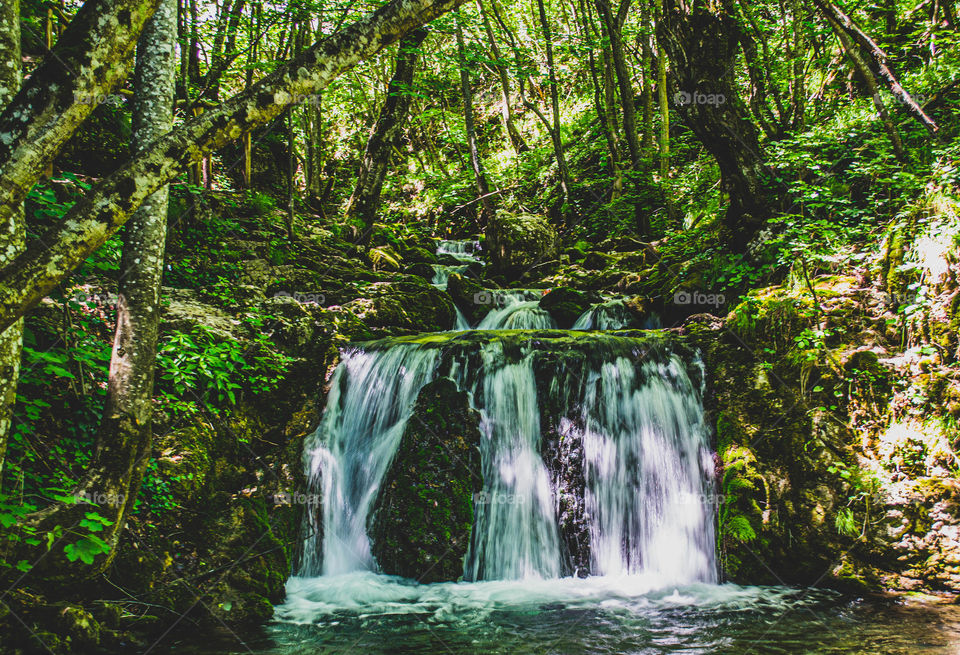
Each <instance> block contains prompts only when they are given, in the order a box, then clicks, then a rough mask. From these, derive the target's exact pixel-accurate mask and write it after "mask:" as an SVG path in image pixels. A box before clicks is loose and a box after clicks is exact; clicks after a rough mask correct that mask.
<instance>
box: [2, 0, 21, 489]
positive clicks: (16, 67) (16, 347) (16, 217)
mask: <svg viewBox="0 0 960 655" xmlns="http://www.w3.org/2000/svg"><path fill="white" fill-rule="evenodd" d="M0 56H2V59H0V105H5V104H7V103H8V102H10V100H11V99H12V98H13V97H14V96H15V95H16V93H17V90H18V89H19V88H20V78H21V75H20V69H21V61H20V1H19V0H3V3H2V4H0ZM11 210H12V211H11V212H10V213H9V216H8V217H6V218H5V219H4V220H3V222H4V227H3V229H0V266H6V265H7V264H9V263H10V262H11V261H12V260H13V258H14V256H16V255H19V254H20V253H21V252H23V246H24V242H25V236H26V234H25V226H24V217H23V205H22V204H20V203H17V206H16V207H11ZM22 344H23V319H20V320H19V321H17V322H16V323H14V324H13V325H11V326H10V327H8V328H7V329H6V330H4V331H3V333H2V334H0V472H2V471H3V458H4V455H6V452H7V440H8V439H9V435H10V428H11V425H12V422H13V405H14V403H15V402H16V400H17V380H18V379H19V377H20V350H21V346H22Z"/></svg>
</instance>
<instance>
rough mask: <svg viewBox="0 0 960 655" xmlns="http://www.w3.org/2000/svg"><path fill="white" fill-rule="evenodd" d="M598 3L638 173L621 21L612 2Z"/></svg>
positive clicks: (625, 130) (634, 119) (634, 121)
mask: <svg viewBox="0 0 960 655" xmlns="http://www.w3.org/2000/svg"><path fill="white" fill-rule="evenodd" d="M596 3H597V11H598V12H599V14H600V18H601V20H602V22H603V28H604V32H605V33H606V36H607V40H608V41H609V43H610V55H611V57H612V58H613V69H614V72H615V73H616V77H617V88H618V90H619V91H620V106H621V108H622V111H623V136H624V138H625V139H626V141H627V150H628V151H629V153H630V165H631V167H632V168H633V170H635V171H638V170H640V143H639V141H638V140H637V109H636V105H635V104H634V97H633V84H632V82H631V80H630V70H629V69H628V68H627V59H626V56H625V55H624V52H623V35H622V33H621V31H620V21H619V19H618V16H617V15H616V14H614V13H613V8H612V7H611V6H610V0H596Z"/></svg>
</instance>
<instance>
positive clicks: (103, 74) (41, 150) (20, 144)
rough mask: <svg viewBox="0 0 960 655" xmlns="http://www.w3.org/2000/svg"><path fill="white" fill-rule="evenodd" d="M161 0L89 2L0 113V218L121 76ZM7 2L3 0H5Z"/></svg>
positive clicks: (6, 217)
mask: <svg viewBox="0 0 960 655" xmlns="http://www.w3.org/2000/svg"><path fill="white" fill-rule="evenodd" d="M159 1H160V0H90V1H89V2H86V3H84V4H83V6H81V7H80V10H79V11H78V12H77V15H76V16H75V17H74V19H73V20H72V21H71V22H70V26H69V27H68V28H67V29H66V31H65V32H64V33H63V35H62V36H61V37H60V39H59V40H58V41H57V46H56V48H54V49H53V51H52V52H51V53H50V54H49V55H48V56H47V57H45V58H44V59H43V62H42V63H41V64H40V66H39V67H38V68H37V69H36V70H35V71H33V73H31V75H30V77H29V79H28V80H27V81H26V83H25V84H24V86H23V88H22V89H20V91H19V92H18V93H17V95H16V97H15V98H14V99H13V100H12V101H11V102H9V103H7V105H6V107H5V108H4V110H3V113H2V114H0V224H4V223H6V222H7V221H9V220H10V217H11V215H12V214H13V213H14V212H15V211H18V210H17V208H18V207H20V203H21V202H22V201H23V199H24V198H25V197H26V195H27V192H28V191H29V190H30V189H31V188H32V187H33V185H34V184H36V182H37V180H39V179H40V176H41V175H42V174H43V171H44V170H46V168H47V166H48V165H49V164H50V163H51V162H52V161H53V159H54V157H55V156H56V155H57V153H58V152H59V151H60V148H61V147H62V146H63V144H64V143H66V141H67V139H69V138H70V135H71V134H73V132H74V130H76V129H77V127H78V126H79V125H80V123H82V122H83V120H84V119H85V118H86V117H87V116H88V115H89V114H90V112H92V111H93V110H94V108H95V107H96V106H97V104H98V102H99V101H100V99H101V98H103V97H104V96H105V94H107V93H110V92H111V91H112V90H113V89H114V87H115V86H116V85H117V84H118V83H120V81H122V80H123V79H125V78H126V77H127V75H128V73H129V63H128V61H129V60H131V59H132V57H130V55H131V54H132V52H133V48H134V46H135V45H136V43H137V36H138V35H139V34H140V31H141V30H142V29H143V25H144V23H146V21H147V19H148V18H149V17H150V16H151V15H152V14H153V12H154V11H155V10H156V8H157V3H158V2H159ZM3 4H4V5H8V6H9V0H3Z"/></svg>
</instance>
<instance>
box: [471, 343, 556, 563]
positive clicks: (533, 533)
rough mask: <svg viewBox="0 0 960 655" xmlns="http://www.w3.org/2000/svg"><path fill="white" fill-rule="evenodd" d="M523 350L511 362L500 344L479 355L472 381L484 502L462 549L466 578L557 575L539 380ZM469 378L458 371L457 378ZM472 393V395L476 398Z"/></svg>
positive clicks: (494, 344)
mask: <svg viewBox="0 0 960 655" xmlns="http://www.w3.org/2000/svg"><path fill="white" fill-rule="evenodd" d="M530 358H531V356H530V355H526V356H524V357H523V358H521V359H520V360H519V361H509V360H508V358H507V357H505V355H504V350H503V344H501V343H499V342H497V341H493V342H490V343H487V344H485V345H484V346H483V347H482V349H481V352H480V364H481V370H480V375H479V379H478V380H477V382H476V385H477V387H478V389H477V391H478V392H479V391H482V396H480V397H482V399H483V400H482V402H481V405H482V406H481V408H480V413H481V416H482V420H481V424H480V427H481V431H482V433H483V436H484V439H483V441H482V442H481V455H482V460H483V480H484V490H483V495H482V496H481V499H482V500H483V502H480V503H476V504H475V512H476V514H475V518H474V526H475V527H474V532H473V542H472V544H471V549H470V551H469V552H468V554H467V565H466V570H465V574H466V575H465V577H466V579H469V580H514V579H520V578H526V577H531V576H538V577H544V578H555V577H558V576H559V574H560V539H559V535H558V532H557V526H556V523H555V518H554V512H553V499H552V494H551V489H550V476H549V474H548V473H547V469H546V466H545V465H544V463H543V460H542V459H541V458H540V454H539V452H538V451H539V445H540V411H539V409H538V407H537V384H536V378H535V375H534V370H533V366H532V362H531V359H530ZM467 377H469V371H464V373H463V377H462V378H461V379H465V378H467ZM478 395H479V394H478V393H476V392H475V393H474V394H473V397H474V398H477V397H478Z"/></svg>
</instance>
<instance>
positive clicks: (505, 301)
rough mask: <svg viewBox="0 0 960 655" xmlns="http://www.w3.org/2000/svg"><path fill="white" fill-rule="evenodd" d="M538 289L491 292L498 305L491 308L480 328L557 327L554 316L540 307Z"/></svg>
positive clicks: (540, 328) (520, 328)
mask: <svg viewBox="0 0 960 655" xmlns="http://www.w3.org/2000/svg"><path fill="white" fill-rule="evenodd" d="M542 293H543V292H542V291H538V290H536V289H507V290H503V291H497V292H495V293H491V294H489V298H490V300H491V302H494V303H495V304H496V305H497V306H496V307H494V308H493V309H491V310H490V313H488V314H487V315H486V316H485V317H484V318H483V320H482V321H480V325H478V326H477V329H478V330H549V329H553V328H556V327H557V324H556V322H554V320H553V318H552V317H551V316H550V314H548V313H547V312H545V311H544V310H542V309H540V304H539V302H540V295H541V294H542Z"/></svg>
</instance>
